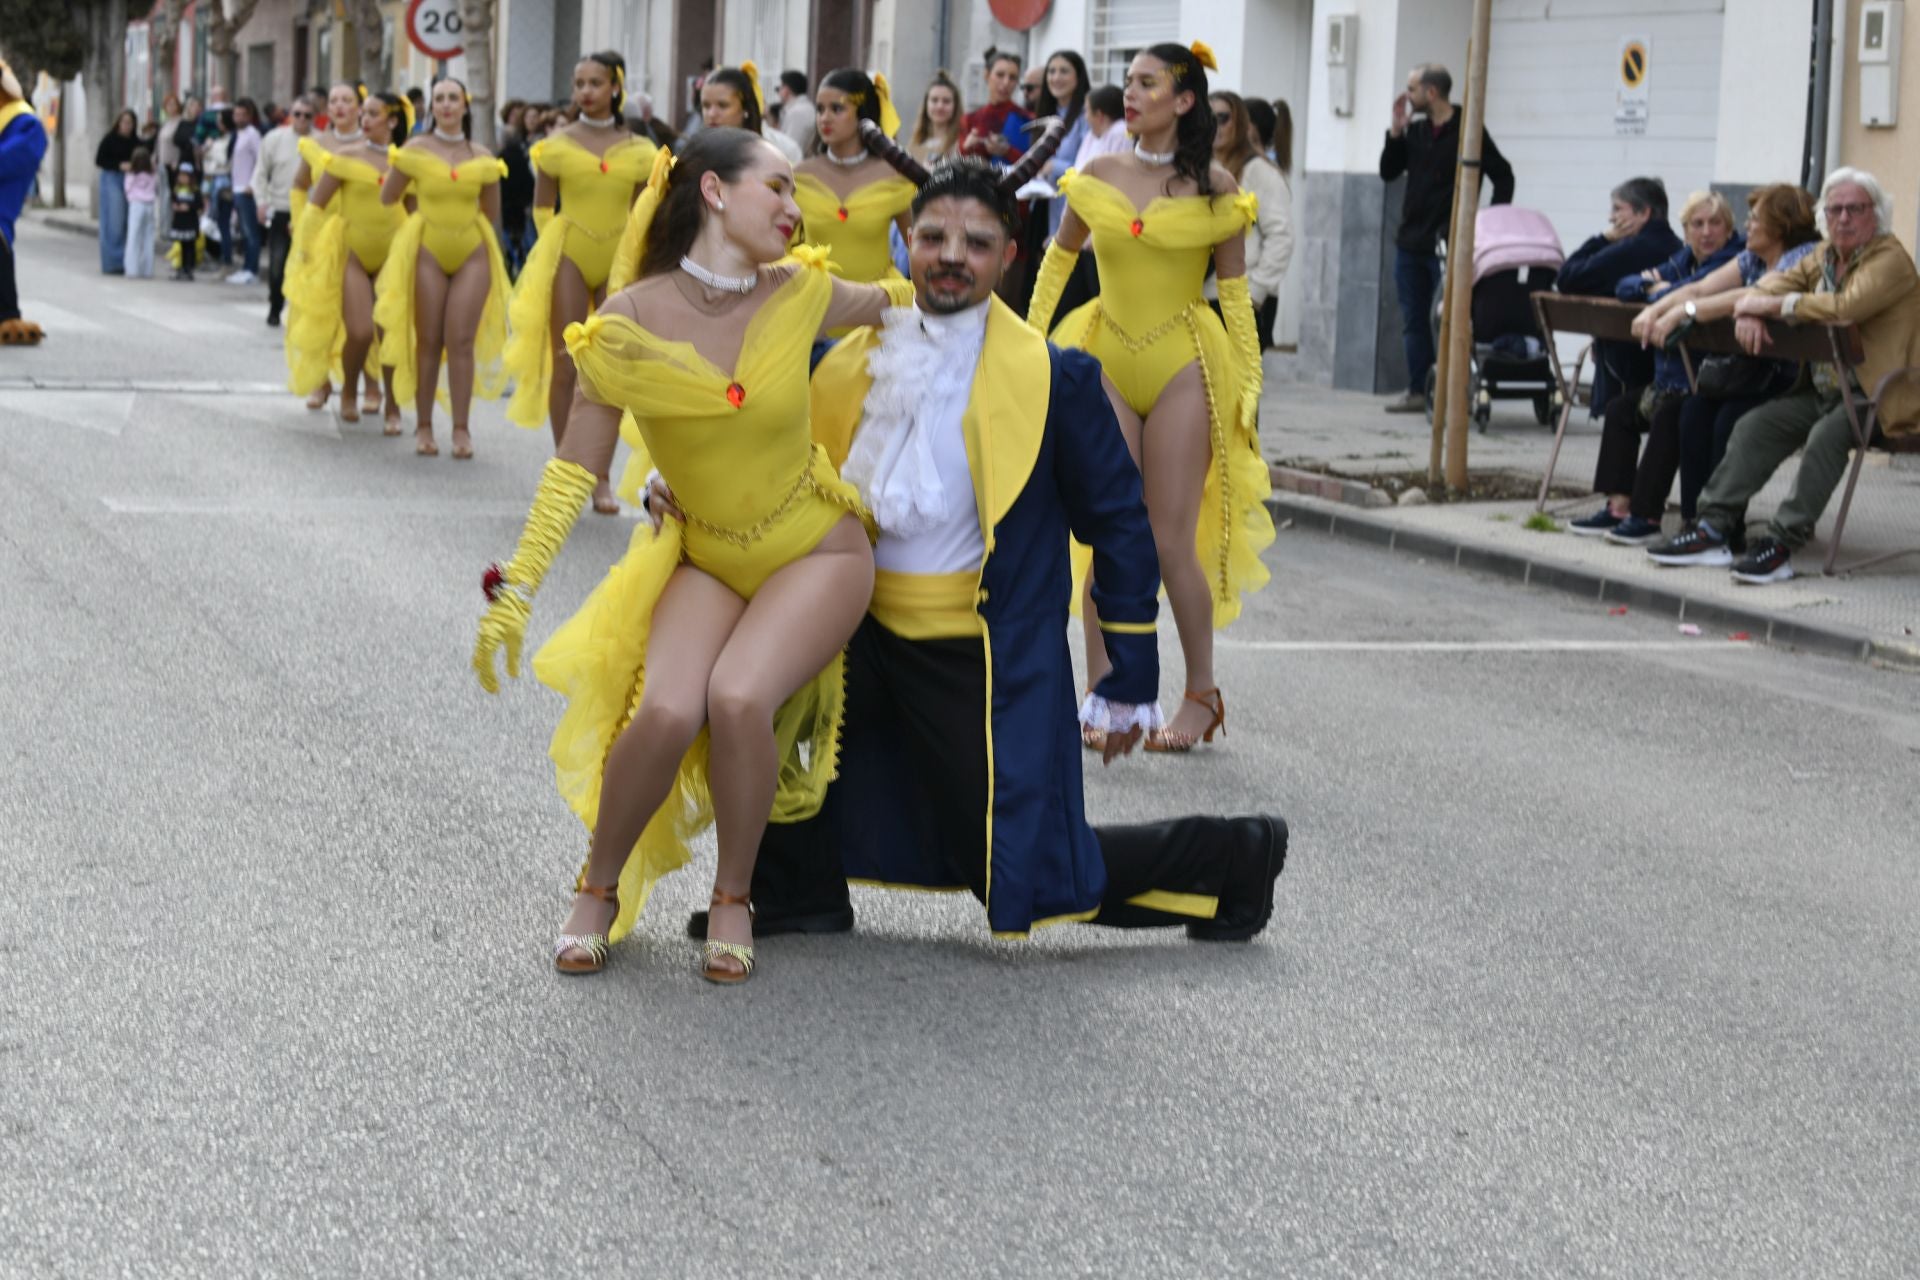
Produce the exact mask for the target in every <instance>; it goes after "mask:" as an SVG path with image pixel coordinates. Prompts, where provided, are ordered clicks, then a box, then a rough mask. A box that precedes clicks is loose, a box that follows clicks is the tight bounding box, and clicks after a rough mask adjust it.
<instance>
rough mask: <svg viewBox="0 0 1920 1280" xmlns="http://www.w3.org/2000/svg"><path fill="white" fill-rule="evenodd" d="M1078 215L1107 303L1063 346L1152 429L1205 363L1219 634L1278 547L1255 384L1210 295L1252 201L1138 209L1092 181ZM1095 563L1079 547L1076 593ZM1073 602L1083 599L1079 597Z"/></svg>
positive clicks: (1068, 331)
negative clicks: (1251, 391)
mask: <svg viewBox="0 0 1920 1280" xmlns="http://www.w3.org/2000/svg"><path fill="white" fill-rule="evenodd" d="M1060 189H1061V190H1062V191H1063V192H1064V193H1065V194H1066V197H1067V206H1068V208H1070V209H1072V210H1073V211H1074V213H1075V214H1077V215H1079V218H1080V220H1081V221H1082V222H1084V223H1086V224H1087V227H1088V228H1089V229H1090V230H1091V231H1092V233H1093V254H1094V259H1095V261H1096V263H1097V264H1098V266H1099V269H1100V296H1099V297H1098V298H1096V299H1094V300H1093V301H1092V302H1089V303H1087V304H1086V305H1085V306H1083V307H1080V308H1078V309H1077V310H1075V311H1074V312H1073V313H1072V314H1070V315H1068V316H1067V317H1066V318H1065V319H1064V320H1062V321H1061V322H1060V324H1059V326H1058V327H1057V328H1056V329H1055V330H1054V332H1053V341H1054V343H1055V344H1057V345H1059V346H1062V347H1078V348H1080V349H1081V350H1083V351H1086V352H1087V353H1089V354H1090V355H1093V356H1094V357H1096V358H1097V359H1098V360H1099V361H1100V366H1101V368H1102V369H1103V370H1104V371H1105V372H1106V375H1107V377H1108V378H1110V379H1111V380H1112V382H1113V384H1114V386H1115V388H1116V389H1118V390H1119V392H1120V395H1121V397H1122V398H1123V399H1124V400H1125V401H1126V402H1127V404H1128V405H1130V406H1131V407H1132V409H1133V411H1134V412H1135V413H1137V414H1139V415H1140V416H1141V417H1142V418H1145V417H1146V416H1147V414H1148V413H1150V412H1151V411H1152V409H1153V406H1154V404H1155V403H1156V402H1157V401H1158V400H1159V398H1160V393H1161V392H1162V391H1163V390H1165V389H1166V385H1167V383H1168V382H1170V381H1172V379H1173V376H1174V375H1175V374H1177V373H1179V372H1180V371H1181V370H1182V369H1184V368H1186V367H1187V366H1188V365H1190V364H1193V363H1194V362H1195V361H1198V362H1199V365H1200V374H1201V381H1202V383H1203V385H1204V386H1205V388H1206V393H1207V413H1208V417H1209V425H1210V428H1211V433H1212V445H1213V458H1212V465H1211V466H1210V467H1209V468H1208V471H1207V480H1206V487H1205V491H1204V494H1203V497H1202V500H1201V504H1200V525H1199V530H1198V536H1197V539H1196V543H1197V549H1198V551H1199V556H1200V564H1201V567H1202V568H1204V569H1205V570H1206V571H1207V580H1208V585H1209V587H1210V588H1211V591H1212V594H1213V623H1214V625H1215V626H1216V627H1223V626H1225V625H1226V624H1227V623H1229V622H1231V621H1233V619H1235V618H1236V617H1238V616H1239V615H1240V598H1241V595H1242V593H1248V594H1250V593H1252V592H1254V591H1257V590H1259V589H1260V587H1261V586H1263V585H1264V584H1265V583H1266V581H1267V577H1268V574H1267V570H1266V566H1264V565H1262V564H1261V563H1260V553H1261V552H1262V551H1263V550H1265V549H1266V548H1267V546H1268V545H1269V544H1271V543H1272V542H1273V517H1272V516H1271V515H1269V514H1268V512H1267V509H1266V499H1267V497H1268V496H1269V494H1271V493H1272V482H1271V480H1270V479H1269V477H1268V474H1267V464H1266V461H1265V460H1264V459H1263V458H1262V457H1261V455H1260V429H1259V423H1258V422H1255V421H1250V420H1248V416H1247V415H1246V414H1245V413H1243V411H1242V410H1241V408H1240V403H1239V399H1240V398H1239V396H1238V395H1237V394H1236V390H1235V389H1236V388H1238V387H1240V386H1241V385H1242V384H1243V382H1244V380H1245V379H1246V378H1247V377H1249V376H1251V375H1250V374H1249V371H1246V370H1243V369H1242V368H1241V367H1240V366H1241V360H1240V357H1239V355H1238V354H1237V352H1236V351H1235V349H1234V346H1233V343H1232V341H1231V340H1230V339H1229V338H1228V337H1227V331H1226V329H1225V327H1224V326H1223V325H1222V324H1221V323H1220V318H1219V317H1218V316H1217V315H1215V314H1214V313H1213V311H1212V309H1211V308H1209V307H1208V306H1207V303H1206V299H1205V298H1204V297H1203V296H1202V294H1201V285H1202V283H1203V282H1204V280H1205V279H1206V273H1207V263H1208V260H1209V258H1210V257H1211V256H1212V253H1213V246H1215V245H1216V244H1219V243H1221V242H1222V241H1224V240H1227V239H1229V238H1231V237H1233V236H1237V235H1241V234H1243V233H1244V232H1245V231H1246V227H1247V224H1248V223H1249V222H1251V221H1252V218H1253V209H1254V201H1253V197H1252V196H1250V195H1240V196H1233V197H1226V196H1213V197H1210V196H1198V195H1195V196H1160V197H1158V198H1157V199H1155V200H1153V201H1151V202H1150V203H1149V204H1148V205H1147V206H1146V207H1145V208H1144V209H1136V208H1135V207H1134V205H1133V202H1132V201H1131V200H1129V199H1128V198H1127V196H1126V194H1125V193H1124V192H1122V191H1120V190H1119V189H1118V188H1116V187H1114V186H1113V185H1112V184H1111V183H1108V182H1104V181H1102V180H1101V179H1099V178H1096V177H1093V176H1091V175H1089V174H1081V173H1073V172H1069V173H1067V174H1066V175H1065V176H1064V177H1063V178H1062V179H1061V181H1060ZM1087 561H1088V556H1087V554H1086V553H1085V551H1084V549H1081V548H1076V554H1075V558H1074V569H1075V579H1076V588H1077V586H1078V581H1079V579H1080V578H1081V577H1082V576H1084V573H1085V569H1086V564H1087ZM1073 599H1074V600H1075V601H1076V602H1077V601H1078V600H1079V599H1080V592H1079V591H1078V590H1077V589H1076V590H1075V592H1074V595H1073Z"/></svg>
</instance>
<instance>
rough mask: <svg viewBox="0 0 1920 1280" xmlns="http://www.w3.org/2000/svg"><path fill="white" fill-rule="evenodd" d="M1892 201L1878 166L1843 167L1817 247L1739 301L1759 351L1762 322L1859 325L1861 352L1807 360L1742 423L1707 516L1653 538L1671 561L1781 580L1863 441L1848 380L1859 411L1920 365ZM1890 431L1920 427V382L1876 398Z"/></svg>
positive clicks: (1742, 330) (1763, 339)
mask: <svg viewBox="0 0 1920 1280" xmlns="http://www.w3.org/2000/svg"><path fill="white" fill-rule="evenodd" d="M1892 204H1893V202H1892V200H1891V199H1890V198H1889V197H1888V196H1887V193H1886V191H1885V190H1884V189H1883V188H1882V187H1881V185H1880V183H1879V182H1878V181H1877V180H1876V179H1875V178H1874V176H1873V175H1872V174H1870V173H1866V172H1863V171H1862V170H1859V169H1836V170H1834V171H1833V173H1832V174H1831V175H1829V176H1828V178H1827V180H1826V183H1825V184H1824V185H1823V186H1822V187H1821V189H1820V208H1819V216H1820V231H1821V234H1822V235H1823V236H1824V237H1825V239H1824V240H1823V241H1822V243H1821V245H1820V248H1819V249H1818V250H1817V251H1816V252H1814V253H1811V254H1809V255H1808V256H1806V257H1804V258H1802V259H1801V260H1800V261H1799V262H1798V263H1797V264H1796V265H1794V266H1793V267H1792V268H1790V269H1789V270H1787V271H1783V272H1779V273H1777V274H1774V275H1770V276H1768V277H1766V278H1765V279H1764V280H1762V281H1761V282H1760V283H1759V284H1757V285H1755V286H1754V287H1753V288H1751V289H1749V290H1747V292H1746V294H1745V295H1744V296H1743V297H1742V298H1741V299H1740V301H1739V302H1738V303H1737V304H1736V305H1735V307H1734V315H1735V316H1736V317H1737V319H1736V320H1735V332H1736V335H1737V336H1738V338H1739V341H1740V345H1741V346H1742V347H1744V348H1745V349H1746V350H1747V351H1748V352H1749V353H1750V354H1752V355H1756V356H1757V355H1762V354H1764V353H1765V350H1766V347H1767V345H1768V343H1769V342H1770V339H1769V337H1768V335H1767V324H1766V322H1767V321H1768V320H1770V319H1780V320H1784V321H1786V322H1787V323H1788V324H1827V325H1854V326H1857V327H1858V329H1859V331H1860V345H1861V348H1862V350H1863V351H1864V353H1865V359H1863V360H1862V361H1861V362H1860V363H1859V365H1857V366H1855V367H1854V368H1851V369H1836V368H1835V367H1833V366H1832V365H1830V364H1824V363H1816V364H1808V365H1806V366H1804V367H1803V368H1802V369H1801V372H1800V378H1799V380H1798V381H1797V382H1795V383H1794V385H1793V388H1792V390H1790V391H1788V392H1787V393H1786V394H1785V395H1783V396H1781V397H1780V398H1779V399H1777V400H1772V401H1769V402H1768V403H1766V404H1763V405H1761V406H1760V407H1759V408H1757V409H1755V410H1753V411H1752V412H1751V413H1748V414H1746V415H1745V416H1744V417H1742V418H1741V419H1740V421H1739V422H1738V423H1736V424H1735V426H1734V428H1733V437H1732V439H1731V440H1729V441H1728V442H1727V453H1726V456H1725V457H1724V458H1722V459H1721V461H1720V465H1719V466H1718V467H1716V468H1714V472H1713V476H1712V478H1711V479H1709V480H1708V481H1707V488H1706V492H1704V493H1703V494H1701V495H1700V518H1699V519H1698V520H1697V521H1696V522H1695V523H1694V525H1693V527H1692V528H1690V529H1688V530H1686V531H1685V532H1683V533H1681V534H1680V535H1679V536H1678V537H1676V538H1674V539H1672V540H1671V541H1668V542H1664V543H1661V544H1659V545H1657V546H1652V547H1649V548H1647V554H1648V555H1649V556H1652V557H1653V559H1654V560H1655V561H1657V562H1658V563H1660V564H1665V565H1729V564H1731V565H1733V576H1734V579H1735V580H1736V581H1739V582H1746V583H1754V584H1760V583H1768V582H1785V581H1786V580H1787V579H1788V578H1791V577H1792V576H1793V565H1792V564H1791V559H1792V556H1793V553H1794V552H1795V551H1797V550H1799V549H1800V548H1801V547H1802V546H1805V545H1806V542H1807V540H1808V539H1809V538H1811V537H1812V536H1813V529H1814V525H1815V524H1817V523H1818V522H1819V520H1820V513H1821V512H1822V511H1823V510H1825V508H1826V505H1827V499H1828V498H1830V497H1831V496H1833V489H1834V486H1835V485H1837V484H1838V483H1839V482H1840V477H1841V475H1842V474H1843V473H1844V472H1845V470H1846V466H1847V455H1848V453H1849V452H1850V451H1851V450H1852V449H1853V448H1854V447H1855V445H1856V444H1857V443H1858V442H1857V441H1856V440H1855V438H1854V428H1853V424H1852V422H1851V420H1850V419H1849V418H1848V416H1847V408H1846V404H1845V401H1844V399H1843V395H1842V390H1841V383H1840V379H1841V378H1843V377H1844V378H1847V379H1849V380H1850V381H1849V383H1848V386H1847V390H1848V391H1850V392H1851V394H1852V395H1853V397H1854V399H1855V400H1856V402H1858V405H1859V408H1860V411H1861V412H1862V413H1864V412H1865V411H1866V399H1867V396H1868V394H1870V391H1869V390H1863V388H1866V389H1876V388H1878V387H1879V384H1880V380H1881V379H1882V378H1884V377H1885V376H1886V375H1887V374H1889V373H1892V372H1895V371H1897V370H1900V369H1905V368H1908V367H1909V366H1912V365H1916V364H1920V274H1916V272H1915V270H1914V265H1913V258H1912V257H1911V256H1910V255H1909V254H1908V253H1907V251H1906V249H1905V248H1903V247H1902V246H1901V244H1900V242H1899V241H1898V240H1896V239H1895V238H1894V236H1893V234H1892V233H1891V232H1890V231H1888V230H1887V227H1888V225H1889V223H1890V222H1891V221H1892V216H1893V208H1892ZM1879 408H1880V414H1879V416H1880V422H1881V425H1882V426H1883V427H1884V429H1885V430H1886V433H1887V434H1888V435H1890V436H1899V435H1911V434H1915V433H1920V384H1917V383H1916V381H1915V380H1911V379H1901V380H1896V381H1895V382H1893V383H1892V384H1891V385H1889V386H1888V388H1887V390H1886V393H1885V397H1884V399H1883V400H1882V402H1881V404H1880V407H1879ZM1795 449H1802V450H1803V452H1802V454H1801V457H1800V471H1799V474H1798V475H1796V476H1795V477H1794V481H1793V492H1792V493H1791V494H1789V495H1788V497H1787V500H1786V501H1785V502H1782V503H1781V504H1780V507H1779V509H1778V510H1777V511H1775V512H1774V514H1773V519H1772V520H1771V521H1770V522H1769V523H1768V525H1767V533H1766V536H1765V537H1763V538H1761V539H1759V540H1758V541H1757V542H1755V543H1754V544H1753V545H1752V546H1751V547H1750V548H1749V550H1748V551H1747V554H1746V555H1745V556H1744V557H1742V558H1741V560H1740V561H1739V563H1737V564H1735V563H1734V560H1733V553H1732V551H1730V550H1729V549H1728V546H1727V539H1728V536H1729V535H1730V534H1731V533H1732V532H1733V531H1734V530H1735V529H1737V528H1740V527H1742V526H1743V525H1744V524H1745V522H1746V518H1747V503H1748V502H1749V501H1751V500H1752V498H1753V495H1754V494H1756V493H1758V492H1760V490H1761V489H1762V488H1763V487H1764V486H1765V485H1766V483H1767V481H1768V480H1769V479H1771V478H1772V476H1773V473H1774V472H1775V471H1776V470H1778V469H1779V466H1780V464H1781V463H1783V462H1785V461H1786V460H1787V458H1788V456H1789V455H1791V454H1792V453H1793V451H1794V450H1795Z"/></svg>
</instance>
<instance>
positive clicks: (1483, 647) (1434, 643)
mask: <svg viewBox="0 0 1920 1280" xmlns="http://www.w3.org/2000/svg"><path fill="white" fill-rule="evenodd" d="M1214 643H1215V644H1216V645H1218V646H1219V647H1220V648H1222V649H1246V650H1249V651H1253V652H1259V653H1645V652H1650V651H1651V652H1659V651H1663V650H1675V651H1677V650H1681V649H1695V650H1698V649H1711V648H1716V647H1719V646H1716V645H1714V644H1713V642H1712V640H1711V639H1710V638H1708V637H1702V638H1700V639H1698V640H1228V639H1225V638H1222V639H1219V640H1216V641H1215V642H1214ZM1723 643H1731V644H1733V645H1735V646H1736V647H1738V648H1742V649H1751V648H1753V647H1754V646H1753V645H1752V644H1751V643H1750V642H1749V641H1745V640H1734V641H1730V642H1723Z"/></svg>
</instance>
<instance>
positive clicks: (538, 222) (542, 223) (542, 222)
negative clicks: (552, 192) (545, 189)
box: [533, 205, 553, 235]
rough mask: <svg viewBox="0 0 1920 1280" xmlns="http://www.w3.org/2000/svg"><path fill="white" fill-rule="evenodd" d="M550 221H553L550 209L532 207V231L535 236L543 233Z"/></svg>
mask: <svg viewBox="0 0 1920 1280" xmlns="http://www.w3.org/2000/svg"><path fill="white" fill-rule="evenodd" d="M552 221H553V210H552V209H551V208H548V207H547V206H545V205H535V206H533V230H534V233H535V234H536V235H537V234H539V233H540V232H542V231H545V230H546V229H547V224H548V223H549V222H552Z"/></svg>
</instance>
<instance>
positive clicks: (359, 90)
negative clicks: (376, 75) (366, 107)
mask: <svg viewBox="0 0 1920 1280" xmlns="http://www.w3.org/2000/svg"><path fill="white" fill-rule="evenodd" d="M353 91H354V93H356V94H358V95H359V98H360V101H362V102H365V101H366V100H367V86H365V85H363V84H356V85H355V86H353Z"/></svg>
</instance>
